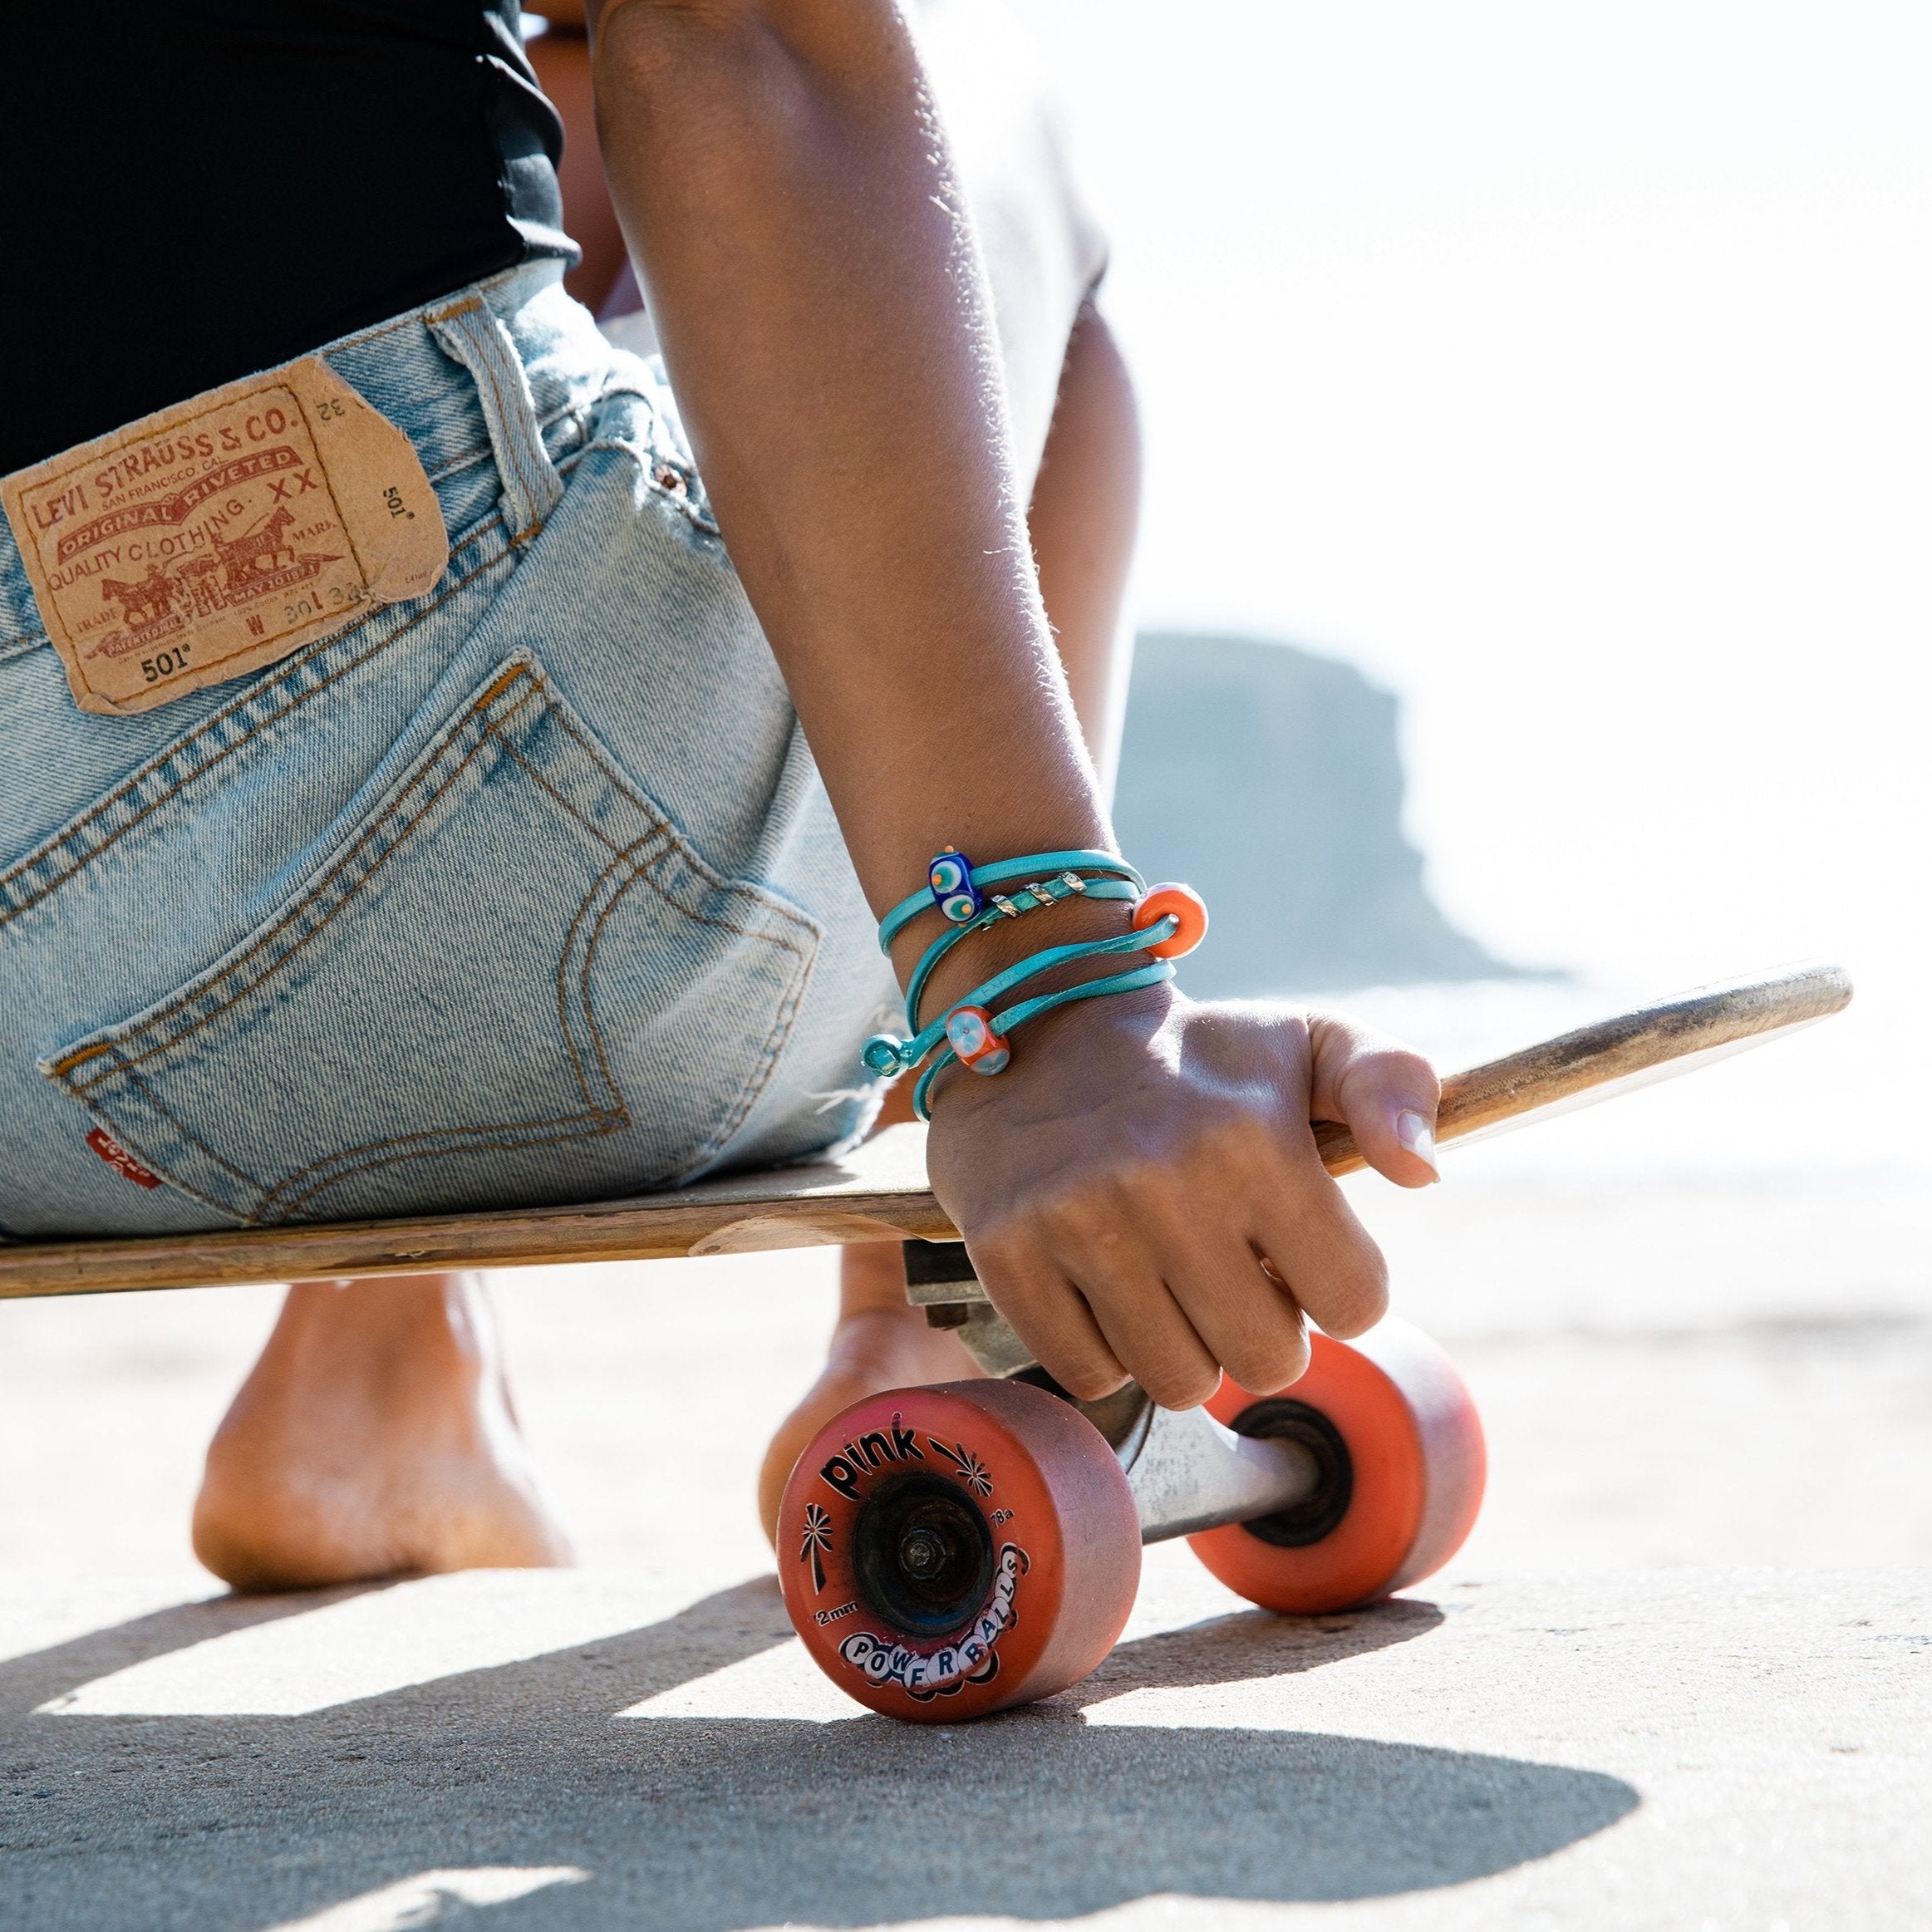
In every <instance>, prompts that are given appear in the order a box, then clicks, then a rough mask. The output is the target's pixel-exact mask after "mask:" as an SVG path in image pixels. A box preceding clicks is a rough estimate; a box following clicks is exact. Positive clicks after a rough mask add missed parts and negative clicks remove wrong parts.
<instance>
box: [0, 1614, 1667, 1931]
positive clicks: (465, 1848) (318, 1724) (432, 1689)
mask: <svg viewBox="0 0 1932 1932" xmlns="http://www.w3.org/2000/svg"><path fill="white" fill-rule="evenodd" d="M341 1595H342V1593H341V1592H335V1593H331V1594H330V1595H328V1596H327V1597H325V1598H317V1597H295V1598H280V1599H272V1600H266V1601H262V1600H258V1601H256V1602H253V1603H247V1602H242V1601H238V1600H234V1599H224V1600H215V1601H214V1602H212V1603H209V1604H203V1605H182V1606H179V1608H176V1609H173V1610H166V1611H164V1612H161V1613H160V1614H159V1615H155V1616H150V1617H146V1618H143V1619H141V1620H138V1621H137V1622H135V1623H134V1624H130V1625H124V1626H121V1627H120V1628H119V1629H117V1630H109V1631H104V1632H99V1633H96V1634H94V1635H90V1636H88V1637H86V1638H83V1639H79V1640H77V1641H76V1642H74V1643H71V1644H64V1645H62V1646H61V1647H60V1648H58V1649H52V1650H47V1651H43V1652H41V1653H38V1654H35V1655H32V1656H29V1657H26V1658H22V1659H16V1660H14V1661H12V1662H11V1663H7V1664H0V1773H4V1776H3V1777H0V1921H4V1922H5V1923H7V1924H8V1925H18V1926H20V1927H22V1928H23V1929H29V1928H31V1929H32V1932H66V1929H67V1928H74V1929H76V1932H78V1929H81V1928H85V1932H136V1929H137V1928H138V1929H139V1932H174V1929H175V1928H180V1929H182V1932H187V1929H189V1928H193V1929H194V1932H262V1929H263V1928H267V1927H271V1926H275V1925H282V1924H284V1923H285V1922H287V1921H289V1920H299V1919H303V1918H305V1917H307V1915H312V1914H315V1913H317V1912H320V1911H322V1910H325V1909H326V1908H328V1907H331V1906H333V1905H337V1904H338V1903H339V1902H341V1901H343V1900H355V1899H358V1898H361V1897H362V1896H363V1895H366V1894H369V1893H372V1892H376V1891H379V1890H381V1889H382V1888H385V1887H394V1886H396V1885H397V1883H398V1881H399V1880H406V1879H408V1878H410V1877H411V1876H413V1875H419V1874H425V1873H431V1874H440V1873H447V1872H450V1871H459V1872H460V1871H462V1870H464V1869H465V1868H470V1867H480V1866H489V1867H504V1866H521V1867H546V1868H556V1867H575V1868H578V1869H579V1870H580V1871H581V1872H582V1873H583V1875H584V1876H583V1881H582V1882H578V1883H569V1884H551V1883H543V1889H541V1890H534V1891H532V1892H530V1893H529V1894H528V1895H526V1896H524V1897H521V1898H513V1899H507V1900H504V1902H502V1903H499V1904H488V1905H465V1904H463V1903H461V1902H460V1900H459V1899H457V1898H456V1897H454V1896H452V1897H450V1898H448V1899H447V1900H446V1902H447V1903H448V1905H450V1916H452V1917H460V1919H461V1920H462V1922H464V1923H465V1924H469V1923H471V1922H473V1921H474V1922H475V1923H477V1924H479V1925H481V1924H483V1923H484V1922H485V1920H487V1922H488V1924H489V1925H490V1926H491V1927H492V1928H493V1929H497V1932H525V1929H532V1928H538V1927H541V1928H544V1929H546V1932H548V1929H549V1928H558V1929H562V1928H569V1927H586V1928H592V1927H594V1928H602V1927H617V1926H620V1925H621V1926H624V1927H626V1928H631V1927H635V1926H638V1925H649V1926H651V1927H652V1928H654V1929H661V1932H738V1929H739V1928H744V1927H750V1926H766V1925H778V1924H782V1923H784V1922H785V1921H787V1920H793V1921H800V1922H804V1923H805V1924H818V1925H869V1924H874V1923H877V1922H878V1921H880V1920H905V1919H912V1920H917V1919H928V1918H940V1917H946V1916H950V1915H964V1914H969V1913H986V1914H999V1915H1010V1916H1013V1917H1016V1918H1021V1919H1043V1918H1057V1917H1063V1916H1067V1915H1077V1914H1081V1913H1088V1912H1093V1911H1097V1910H1100V1909H1102V1908H1104V1907H1106V1906H1109V1905H1118V1904H1121V1903H1123V1902H1125V1901H1128V1900H1134V1899H1138V1898H1142V1897H1145V1896H1148V1895H1152V1894H1159V1893H1180V1894H1185V1895H1195V1896H1198V1897H1208V1898H1231V1899H1245V1900H1342V1899H1358V1898H1366V1897H1374V1896H1378V1895H1387V1894H1392V1893H1399V1892H1407V1891H1414V1890H1422V1889H1425V1888H1428V1887H1431V1886H1438V1885H1453V1884H1456V1883H1458V1882H1460V1881H1463V1880H1469V1879H1473V1878H1478V1877H1482V1876H1484V1875H1488V1874H1490V1873H1493V1872H1497V1871H1502V1870H1505V1869H1507V1867H1509V1866H1515V1865H1518V1864H1521V1863H1522V1862H1524V1861H1528V1860H1532V1859H1536V1858H1541V1857H1545V1856H1548V1855H1549V1854H1550V1853H1551V1852H1553V1851H1557V1850H1559V1849H1561V1847H1563V1846H1567V1845H1570V1844H1572V1843H1574V1842H1575V1841H1577V1840H1578V1839H1580V1838H1583V1837H1585V1836H1589V1835H1590V1834H1591V1833H1593V1832H1595V1831H1601V1830H1602V1829H1603V1828H1604V1827H1605V1826H1608V1825H1610V1824H1612V1823H1614V1822H1615V1821H1616V1820H1618V1819H1619V1818H1621V1817H1622V1816H1625V1814H1626V1813H1627V1812H1630V1810H1631V1809H1632V1808H1633V1807H1635V1805H1636V1803H1637V1802H1638V1797H1637V1793H1636V1792H1635V1791H1634V1790H1633V1789H1632V1788H1631V1787H1630V1786H1629V1785H1628V1784H1626V1783H1625V1782H1622V1781H1620V1780H1619V1779H1617V1778H1614V1777H1606V1776H1604V1775H1602V1774H1601V1773H1599V1772H1591V1771H1586V1770H1581V1769H1571V1768H1568V1767H1561V1766H1555V1765H1546V1764H1536V1763H1530V1762H1523V1761H1520V1760H1517V1759H1513V1758H1508V1757H1489V1756H1484V1755H1479V1754H1474V1753H1461V1752H1453V1751H1444V1750H1436V1749H1429V1748H1422V1747H1418V1746H1409V1745H1402V1744H1392V1743H1379V1742H1373V1741H1369V1740H1367V1739H1363V1738H1349V1737H1341V1736H1332V1735H1328V1734H1325V1733H1316V1732H1304V1731H1293V1730H1262V1729H1250V1730H1240V1729H1228V1728H1213V1729H1207V1728H1188V1727H1184V1726H1183V1727H1168V1726H1159V1725H1134V1724H1123V1725H1108V1726H1103V1727H1090V1726H1089V1724H1088V1723H1086V1722H1085V1720H1084V1717H1083V1715H1082V1708H1083V1707H1084V1706H1090V1705H1091V1704H1092V1703H1094V1702H1095V1701H1097V1700H1098V1699H1099V1698H1105V1697H1113V1696H1118V1695H1119V1694H1121V1693H1122V1692H1123V1691H1128V1690H1133V1689H1139V1688H1143V1687H1162V1688H1166V1687H1187V1686H1197V1685H1205V1684H1232V1683H1240V1682H1245V1681H1250V1680H1252V1679H1258V1678H1264V1677H1270V1676H1277V1675H1281V1674H1287V1673H1292V1672H1299V1671H1307V1670H1313V1669H1320V1668H1322V1667H1323V1666H1325V1664H1332V1663H1335V1662H1338V1661H1340V1660H1341V1659H1345V1658H1348V1657H1351V1656H1357V1655H1360V1654H1363V1653H1364V1652H1366V1651H1369V1650H1374V1649H1380V1648H1383V1647H1384V1646H1385V1645H1387V1644H1397V1643H1402V1642H1406V1641H1409V1640H1411V1639H1415V1638H1418V1637H1422V1636H1424V1635H1427V1633H1428V1631H1429V1630H1432V1629H1433V1628H1435V1627H1436V1626H1437V1625H1438V1624H1439V1623H1440V1622H1441V1616H1440V1614H1439V1613H1438V1612H1437V1611H1436V1610H1433V1608H1432V1607H1431V1606H1429V1605H1423V1604H1417V1603H1396V1604H1389V1605H1383V1606H1381V1607H1380V1608H1379V1609H1377V1610H1370V1611H1366V1612H1363V1613H1360V1614H1359V1615H1351V1616H1346V1617H1334V1618H1322V1619H1309V1620H1280V1619H1275V1618H1271V1617H1267V1616H1264V1615H1261V1614H1260V1613H1249V1614H1246V1615H1236V1616H1229V1617H1223V1618H1217V1619H1215V1620H1212V1621H1211V1622H1208V1623H1205V1624H1202V1625H1197V1626H1195V1627H1193V1628H1192V1629H1187V1630H1177V1631H1171V1632H1167V1633H1163V1634H1162V1635H1158V1636H1154V1637H1150V1638H1148V1639H1143V1640H1142V1641H1140V1642H1138V1643H1133V1644H1125V1645H1123V1646H1122V1647H1121V1648H1120V1649H1119V1650H1118V1651H1117V1652H1116V1653H1115V1654H1114V1656H1113V1658H1112V1659H1109V1663H1108V1664H1107V1665H1106V1666H1105V1667H1104V1672H1103V1674H1101V1675H1100V1676H1099V1677H1098V1678H1097V1679H1094V1680H1092V1681H1091V1682H1090V1683H1089V1684H1088V1685H1087V1686H1084V1687H1082V1689H1081V1690H1080V1691H1079V1692H1078V1693H1076V1694H1073V1695H1070V1696H1069V1697H1067V1698H1061V1699H1056V1700H1054V1702H1053V1703H1049V1704H1045V1705H1041V1706H1037V1707H1035V1708H1033V1709H1031V1710H1028V1711H1024V1712H1020V1713H1013V1714H1011V1715H1009V1716H1007V1717H1005V1718H998V1719H995V1720H993V1721H991V1722H990V1723H982V1724H978V1725H971V1726H957V1727H948V1728H931V1729H913V1728H907V1727H903V1726H899V1725H896V1724H892V1723H888V1722H887V1721H886V1720H884V1719H882V1718H872V1717H855V1718H851V1719H849V1720H846V1721H841V1722H834V1723H807V1722H790V1721H779V1720H764V1719H760V1718H752V1717H747V1718H729V1719H710V1718H702V1719H701V1718H691V1719H642V1720H630V1721H625V1722H621V1723H620V1722H616V1721H613V1719H614V1717H615V1713H617V1712H619V1711H621V1710H622V1709H623V1708H626V1707H627V1705H629V1704H632V1703H636V1702H637V1701H639V1700H640V1699H641V1698H646V1697H649V1696H651V1695H653V1694H656V1693H658V1692H660V1691H662V1690H666V1689H671V1688H673V1687H674V1686H676V1684H681V1683H688V1682H691V1681H692V1680H693V1679H696V1678H698V1677H701V1676H704V1675H706V1674H709V1673H710V1672H712V1671H715V1670H717V1669H721V1668H723V1667H724V1666H725V1665H726V1664H731V1663H734V1662H736V1661H738V1660H740V1659H743V1658H745V1657H748V1656H750V1655H753V1654H756V1653H757V1652H759V1651H761V1650H764V1649H769V1648H770V1647H772V1646H773V1645H774V1644H778V1643H780V1642H782V1641H784V1639H786V1638H787V1637H788V1636H789V1630H788V1628H787V1626H786V1625H785V1622H784V1614H783V1611H782V1609H781V1608H780V1607H779V1601H778V1597H777V1593H776V1590H775V1588H774V1586H773V1585H770V1584H769V1582H766V1581H759V1582H756V1583H752V1584H746V1585H740V1587H738V1588H737V1589H735V1590H725V1591H722V1592H720V1593H719V1594H718V1595H715V1596H713V1597H710V1598H707V1599H705V1600H704V1601H702V1602H701V1603H699V1604H696V1605H692V1606H691V1608H690V1609H688V1610H685V1611H683V1612H681V1614H680V1615H677V1616H675V1617H672V1618H670V1619H668V1620H666V1621H664V1622H662V1623H658V1624H653V1625H648V1626H646V1627H645V1628H642V1629H640V1630H633V1631H630V1632H627V1633H626V1634H624V1635H621V1636H618V1637H615V1638H609V1639H601V1640H599V1641H597V1642H595V1643H592V1644H584V1645H582V1646H580V1647H573V1648H572V1649H566V1650H559V1651H556V1652H553V1653H551V1654H548V1655H545V1656H542V1657H539V1658H536V1659H530V1660H528V1661H525V1662H522V1663H517V1664H508V1665H504V1666H502V1667H500V1668H497V1669H489V1670H483V1671H477V1672H474V1673H472V1674H468V1675H465V1676H459V1677H450V1678H445V1679H439V1680H437V1681H435V1682H434V1683H431V1684H423V1685H418V1686H415V1687H412V1688H410V1689H406V1690H401V1691H397V1692H395V1693H392V1694H389V1695H386V1696H384V1697H381V1698H372V1699H369V1700H367V1701H366V1702H362V1703H354V1704H348V1705H342V1706H337V1707H334V1708H330V1709H327V1710H325V1711H322V1712H321V1713H317V1714H315V1715H313V1716H307V1717H301V1718H269V1717H226V1718H196V1717H165V1718H162V1717H96V1716H79V1715H73V1714H65V1715H63V1714H60V1713H46V1712H43V1711H41V1710H40V1709H39V1708H37V1707H39V1706H41V1705H42V1704H45V1703H47V1702H49V1701H50V1700H52V1699H57V1698H59V1697H61V1695H62V1694H65V1693H66V1692H68V1691H71V1690H72V1689H76V1688H77V1687H78V1686H79V1685H81V1684H84V1683H86V1682H88V1681H90V1680H91V1679H95V1678H96V1677H98V1676H99V1675H101V1674H104V1673H105V1672H107V1671H112V1670H116V1669H122V1668H124V1667H125V1665H127V1664H130V1663H131V1662H135V1661H138V1660H140V1659H144V1658H149V1657H153V1656H155V1655H157V1654H163V1653H165V1651H167V1650H168V1649H171V1648H180V1647H184V1646H185V1645H187V1644H193V1643H198V1642H201V1641H204V1640H205V1639H209V1638H210V1637H214V1636H216V1635H221V1634H222V1633H224V1631H227V1630H233V1629H236V1628H238V1627H242V1626H243V1625H247V1624H248V1623H251V1622H257V1621H261V1620H265V1619H267V1618H270V1617H273V1616H276V1615H299V1614H301V1613H302V1611H304V1610H309V1609H312V1608H315V1607H317V1605H318V1604H319V1603H321V1602H325V1601H334V1600H337V1599H339V1597H340V1596H341ZM536 1882H541V1881H536ZM436 1910H437V1908H436V1906H435V1904H434V1903H433V1902H432V1903H431V1904H430V1905H429V1906H428V1908H427V1912H426V1915H410V1916H407V1917H406V1918H405V1917H396V1916H383V1915H381V1914H380V1913H378V1914H377V1915H373V1916H368V1917H353V1915H351V1919H352V1922H353V1923H354V1924H355V1925H359V1926H360V1925H366V1926H368V1927H370V1928H372V1929H373V1928H376V1927H379V1926H389V1925H400V1924H403V1923H407V1924H409V1925H429V1924H434V1923H440V1922H442V1920H440V1919H439V1918H438V1917H437V1915H436ZM351 1919H345V1920H342V1921H341V1923H342V1924H343V1925H348V1924H350V1923H351Z"/></svg>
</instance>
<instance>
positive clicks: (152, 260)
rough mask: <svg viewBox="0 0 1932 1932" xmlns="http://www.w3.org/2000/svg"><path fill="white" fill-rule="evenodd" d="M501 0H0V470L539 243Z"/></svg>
mask: <svg viewBox="0 0 1932 1932" xmlns="http://www.w3.org/2000/svg"><path fill="white" fill-rule="evenodd" d="M517 21H518V0H0V168H3V169H4V178H5V179H6V181H7V237H6V241H5V248H6V252H7V268H6V271H5V273H4V275H3V276H0V475H3V474H6V473H7V472H8V471H10V470H13V469H19V468H20V467H22V465H26V464H28V463H33V462H37V461H38V460H41V459H42V458H43V457H46V456H51V455H55V454H57V452H59V451H60V450H64V449H66V448H68V447H69V446H70V445H72V444H75V443H79V442H83V441H85V440H86V439H87V438H89V437H91V436H96V435H101V434H102V433H103V432H104V431H106V430H112V429H117V428H119V427H120V425H121V424H123V423H125V422H129V421H131V420H134V419H135V417H137V416H142V415H147V414H148V413H149V412H150V410H157V409H161V408H164V407H165V406H167V405H168V404H170V403H172V402H178V401H181V400H182V399H183V398H184V397H186V396H194V395H195V394H197V393H198V392H199V391H202V390H204V389H211V388H213V387H214V386H216V385H217V384H218V383H222V382H228V381H234V379H235V378H236V377H238V376H246V375H249V374H251V373H253V371H255V370H258V369H262V368H266V367H268V366H271V365H272V364H274V363H277V362H283V361H288V359H289V358H290V357H292V356H299V355H302V354H303V353H305V352H306V351H308V350H311V349H313V348H317V347H319V346H320V345H321V344H322V343H323V342H328V341H329V340H331V339H332V337H336V336H339V335H343V334H346V333H347V332H349V331H351V330H352V329H356V328H361V327H364V326H366V324H368V323H371V322H380V321H381V320H382V319H383V318H384V317H387V316H391V315H394V314H396V313H397V312H399V311H401V310H403V309H406V308H411V307H415V306H416V305H417V304H418V303H420V302H429V301H430V300H433V299H434V298H435V297H437V296H439V295H443V294H446V293H448V292H449V291H450V290H451V289H453V288H461V287H463V286H464V284H465V283H469V282H474V281H476V280H477V279H478V278H480V277H482V276H485V275H489V274H493V273H495V272H496V271H497V270H498V269H500V268H510V267H512V266H514V264H515V263H519V262H523V261H528V260H529V259H531V258H533V257H538V256H555V257H558V258H561V259H562V260H563V261H565V262H572V261H574V260H575V259H576V255H577V251H576V249H575V248H574V247H573V244H572V243H570V241H569V240H568V238H567V237H566V236H565V234H564V233H563V203H562V200H561V199H560V198H559V196H558V189H557V167H556V164H557V162H558V159H559V158H560V156H561V155H562V154H563V125H562V123H561V122H560V121H559V120H558V117H557V114H556V111H555V110H554V109H553V107H552V106H550V103H549V102H548V101H546V100H545V99H544V98H543V95H542V94H541V93H540V92H539V91H538V87H537V82H536V77H535V76H534V75H533V73H532V72H531V71H530V66H529V63H528V61H527V60H526V59H525V58H524V52H523V47H522V44H521V42H520V39H519V33H518V27H517Z"/></svg>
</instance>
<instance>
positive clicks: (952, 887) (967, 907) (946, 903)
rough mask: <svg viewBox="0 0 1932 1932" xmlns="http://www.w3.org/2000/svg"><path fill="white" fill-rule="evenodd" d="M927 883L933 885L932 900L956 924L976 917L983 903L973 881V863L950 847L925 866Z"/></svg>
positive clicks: (962, 923)
mask: <svg viewBox="0 0 1932 1932" xmlns="http://www.w3.org/2000/svg"><path fill="white" fill-rule="evenodd" d="M926 882H927V885H929V886H930V887H932V902H933V904H934V905H936V906H937V907H938V908H939V909H940V911H941V912H943V913H944V914H945V915H946V917H947V918H948V919H950V920H951V922H953V924H954V925H955V926H963V925H965V924H966V922H967V920H969V919H972V918H976V917H978V915H979V911H980V907H981V905H982V904H983V903H984V902H983V901H982V900H981V897H980V889H979V887H977V886H976V885H975V884H974V883H973V862H972V861H971V859H970V858H967V857H966V854H965V853H963V852H956V851H954V850H953V848H951V846H948V847H947V848H946V850H945V851H944V852H942V853H940V854H939V855H938V857H937V858H935V859H934V860H933V862H932V864H931V865H929V866H927V868H926Z"/></svg>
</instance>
